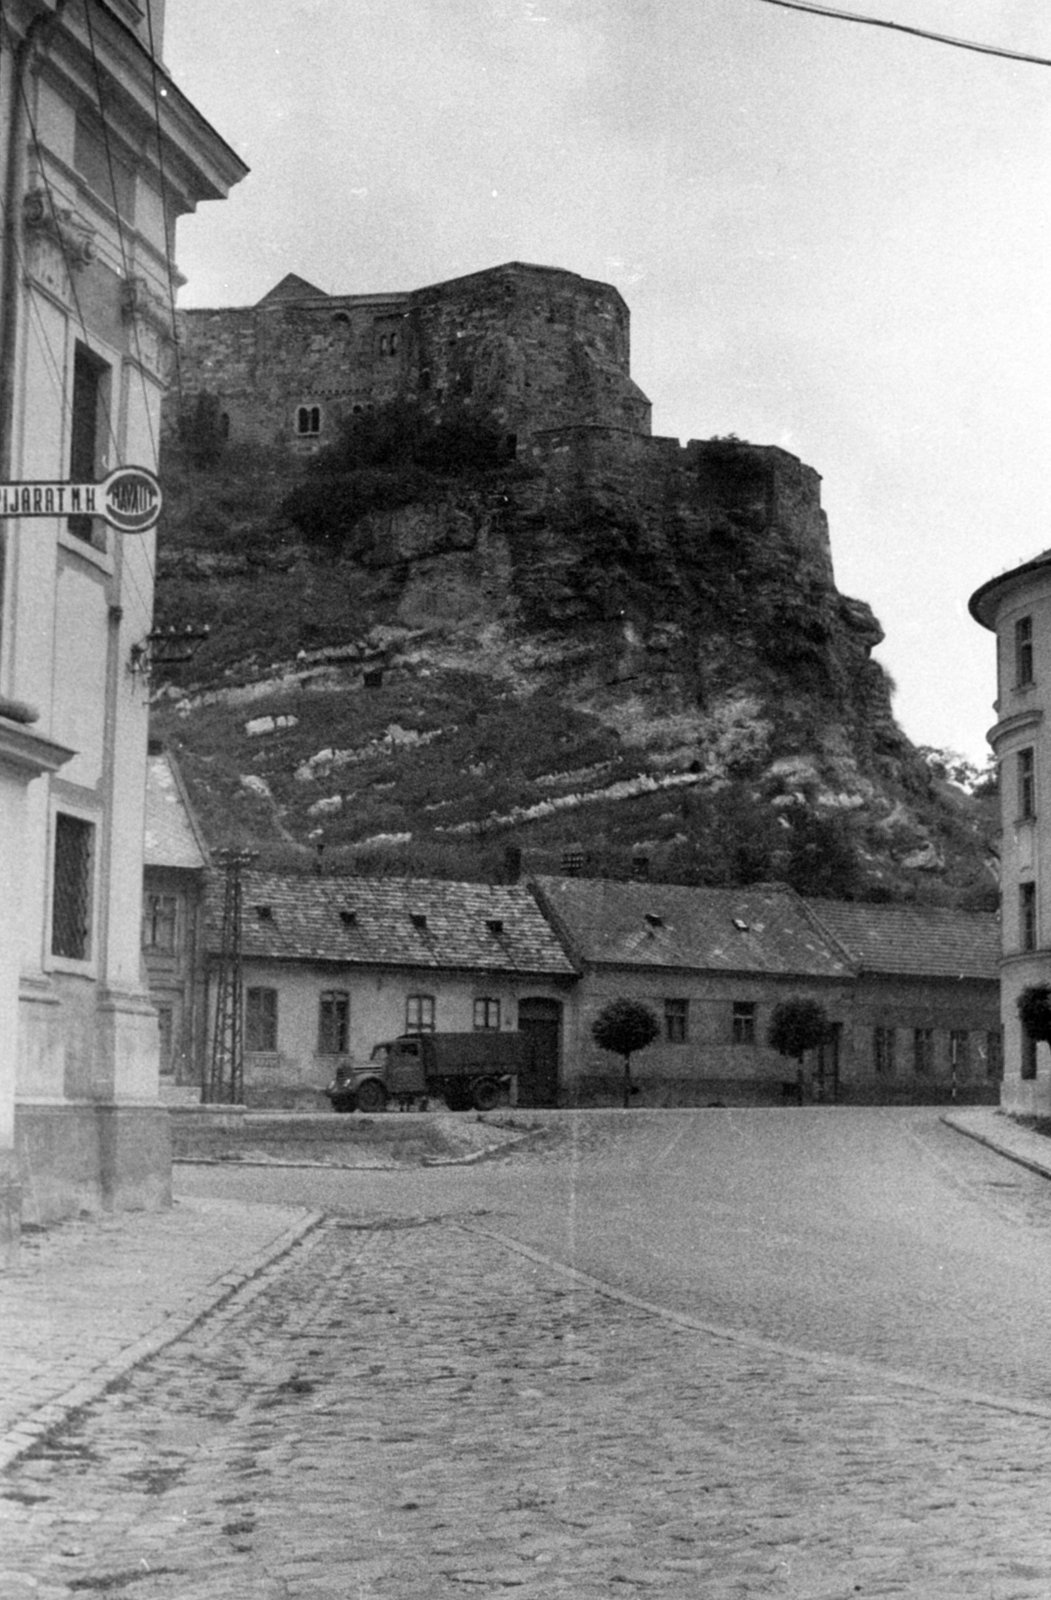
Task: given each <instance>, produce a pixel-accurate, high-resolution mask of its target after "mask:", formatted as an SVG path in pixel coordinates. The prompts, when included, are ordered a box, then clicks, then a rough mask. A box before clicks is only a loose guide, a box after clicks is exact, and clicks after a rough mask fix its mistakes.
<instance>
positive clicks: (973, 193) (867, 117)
mask: <svg viewBox="0 0 1051 1600" xmlns="http://www.w3.org/2000/svg"><path fill="white" fill-rule="evenodd" d="M841 4H842V8H843V9H847V8H848V5H849V7H850V8H852V9H855V10H858V11H864V12H865V14H867V15H874V16H879V17H883V18H887V19H891V20H894V21H897V22H900V23H906V24H908V25H910V26H915V27H920V28H926V29H930V30H932V31H935V32H941V33H946V34H951V35H953V36H954V37H957V38H964V39H970V40H977V41H981V42H983V43H987V44H994V45H998V46H1001V47H1007V48H1010V49H1015V50H1020V51H1025V52H1029V53H1032V54H1035V55H1042V56H1045V57H1048V58H1051V4H1049V3H1048V0H841ZM164 54H165V60H166V65H167V66H168V68H169V70H170V71H171V72H172V75H173V76H174V78H175V80H176V82H177V83H178V84H179V86H180V88H181V89H182V90H183V91H184V92H185V93H187V94H188V95H189V96H190V98H191V99H192V100H193V101H194V103H195V104H196V105H197V107H198V109H199V110H200V111H201V112H202V113H203V115H204V116H206V117H207V118H208V120H209V121H210V122H212V123H213V125H214V126H215V127H216V128H217V129H218V131H219V132H220V133H221V134H222V135H223V136H224V138H225V139H226V140H227V142H228V143H229V144H230V145H232V146H233V148H234V149H235V150H236V151H237V152H238V154H239V155H240V156H241V158H242V159H243V160H244V161H246V162H247V163H248V165H249V166H250V168H251V173H250V176H249V177H248V178H247V179H246V180H245V181H244V182H243V183H242V184H240V185H238V186H237V188H235V190H234V191H233V193H232V194H231V197H230V198H229V199H228V200H227V201H224V202H221V203H206V204H204V205H202V206H201V207H200V208H199V210H198V212H197V213H196V215H194V216H193V217H187V218H184V219H183V220H182V221H181V222H180V224H179V233H178V249H177V257H178V264H179V268H180V270H181V272H182V273H183V274H184V275H185V277H186V280H187V282H186V284H185V287H184V288H182V290H181V291H180V295H179V304H180V305H182V306H225V305H250V304H252V303H254V302H255V301H256V300H258V299H260V298H261V296H262V295H264V294H265V293H266V292H267V290H268V289H270V288H271V287H272V286H273V285H274V284H275V283H276V282H277V281H278V280H279V279H280V278H282V277H283V276H284V275H285V273H288V272H295V273H298V274H299V275H300V276H301V277H304V278H306V279H308V280H309V281H310V282H311V283H314V284H316V285H317V286H318V287H319V288H321V289H323V290H326V291H328V292H331V293H338V294H358V293H369V292H375V291H383V290H392V289H396V290H408V289H414V288H418V287H421V286H423V285H425V284H428V283H435V282H440V281H442V280H443V279H447V278H453V277H458V276H461V275H462V274H465V273H468V272H475V271H478V270H480V269H482V268H484V267H489V266H495V265H497V264H499V263H500V262H503V261H513V260H518V261H530V262H538V263H542V264H545V265H549V266H559V267H564V268H567V269H568V270H570V271H573V272H578V273H581V274H582V275H584V276H585V277H589V278H597V279H600V280H602V281H604V282H608V283H612V284H615V285H616V287H617V288H618V289H619V290H620V292H621V293H622V295H623V296H624V298H625V300H626V301H627V302H628V305H629V307H630V309H631V328H632V373H633V376H634V377H635V379H636V381H637V382H638V383H639V384H640V385H641V386H642V388H643V389H644V390H645V391H646V393H647V394H648V395H649V397H650V399H651V400H652V402H653V431H654V433H658V434H665V435H674V436H677V437H679V438H680V439H683V440H685V439H689V438H698V439H705V438H710V437H712V436H713V435H717V434H729V433H733V434H736V435H737V436H738V437H739V438H742V439H748V440H751V441H752V442H753V443H756V444H766V445H780V446H781V447H782V448H783V449H786V450H789V451H791V452H793V454H795V455H797V456H799V457H801V459H802V460H803V461H805V462H806V463H807V464H808V465H810V466H812V467H814V468H815V469H816V470H817V471H818V472H819V473H820V474H821V475H822V480H823V481H822V502H823V504H824V507H825V510H826V512H827V513H828V517H829V524H830V534H831V541H832V554H833V561H834V565H835V573H836V581H837V585H838V587H839V589H840V590H841V592H843V593H844V594H848V595H853V596H855V597H857V598H860V599H862V600H866V601H867V602H868V603H869V604H870V605H871V606H872V608H873V610H874V611H875V613H876V616H877V617H878V618H879V620H880V622H881V624H882V626H883V628H884V631H885V633H886V639H885V641H884V643H883V644H882V645H880V646H879V648H878V650H877V652H876V653H877V655H878V657H879V659H880V661H881V662H882V663H883V665H884V666H885V667H886V668H887V670H888V671H889V672H890V674H891V676H892V678H893V679H894V681H895V683H896V685H897V691H896V695H895V700H894V707H895V713H896V715H897V718H898V721H899V722H900V724H901V725H902V727H903V728H904V730H905V732H906V733H907V734H908V735H909V737H910V738H911V739H913V740H914V741H915V742H917V743H920V744H929V745H935V746H938V747H939V748H948V749H951V750H954V751H958V752H960V753H961V754H963V755H964V756H966V757H967V758H968V759H969V760H971V761H973V762H975V763H976V764H978V765H984V764H985V762H986V761H987V760H988V757H989V751H988V747H987V744H986V740H985V733H986V730H987V729H988V728H989V727H991V725H992V723H993V722H994V721H995V712H994V709H993V701H994V698H995V671H994V653H993V640H992V636H991V635H990V634H988V633H987V632H985V630H983V629H981V628H979V626H978V625H977V624H976V623H975V622H973V621H972V619H971V618H970V616H969V614H968V611H967V600H968V597H969V596H970V594H971V593H972V592H973V591H974V590H975V589H976V588H977V587H978V585H979V584H981V583H983V582H984V581H985V580H986V579H987V578H990V577H993V576H994V575H995V574H997V573H998V572H1001V571H1003V570H1005V569H1008V568H1010V567H1012V566H1014V565H1016V564H1017V563H1018V562H1020V561H1023V560H1027V559H1028V558H1029V557H1031V556H1033V555H1035V554H1037V553H1038V552H1039V551H1041V550H1043V549H1045V548H1047V547H1049V546H1051V463H1049V459H1048V457H1049V448H1048V447H1049V442H1051V294H1049V291H1048V283H1049V273H1051V68H1048V67H1040V66H1032V65H1024V64H1020V63H1013V62H1008V61H1003V60H999V59H996V58H993V57H989V56H982V55H977V54H972V53H969V52H965V51H962V50H957V49H953V48H950V47H947V46H945V45H939V44H934V43H930V42H927V41H925V40H922V39H918V38H914V37H910V36H906V35H904V34H899V33H893V32H888V31H885V30H882V29H877V28H871V27H863V26H859V25H855V24H853V23H846V22H841V21H834V20H831V19H826V18H822V17H818V16H814V15H804V14H802V13H797V12H792V11H787V10H782V9H780V8H777V7H774V6H772V5H768V4H765V3H763V0H223V3H222V5H221V6H216V5H213V4H211V3H208V0H168V4H167V19H166V37H165V51H164Z"/></svg>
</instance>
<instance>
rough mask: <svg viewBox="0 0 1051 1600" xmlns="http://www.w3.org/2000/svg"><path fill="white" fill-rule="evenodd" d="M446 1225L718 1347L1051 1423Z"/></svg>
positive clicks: (458, 1223) (977, 1392)
mask: <svg viewBox="0 0 1051 1600" xmlns="http://www.w3.org/2000/svg"><path fill="white" fill-rule="evenodd" d="M449 1225H450V1226H451V1227H453V1228H457V1229H459V1231H460V1232H461V1233H466V1234H473V1235H475V1236H476V1237H477V1238H482V1239H489V1240H491V1241H492V1242H493V1243H494V1244H498V1245H502V1246H503V1248H504V1249H505V1250H507V1251H509V1252H510V1253H512V1254H515V1255H519V1256H523V1257H524V1258H525V1259H526V1260H527V1261H532V1262H534V1263H535V1264H536V1265H537V1266H541V1267H544V1268H546V1269H547V1270H548V1271H549V1272H552V1273H558V1274H561V1276H563V1277H565V1278H569V1279H570V1280H571V1281H573V1282H574V1283H579V1284H582V1285H583V1286H584V1287H585V1288H587V1289H590V1290H591V1291H592V1292H593V1293H595V1294H600V1295H602V1296H604V1297H605V1298H606V1299H607V1300H617V1301H619V1302H620V1304H621V1305H625V1306H631V1307H633V1308H634V1310H636V1311H644V1312H646V1313H647V1315H649V1316H652V1317H659V1318H660V1319H661V1321H662V1322H666V1323H669V1324H670V1325H671V1326H672V1327H675V1328H682V1329H684V1330H686V1331H687V1332H690V1333H701V1334H706V1335H707V1336H708V1337H709V1338H711V1339H716V1340H718V1341H719V1342H720V1343H722V1344H728V1345H734V1346H737V1347H738V1348H739V1349H743V1350H754V1351H757V1352H759V1353H760V1354H763V1355H771V1356H777V1357H780V1358H782V1359H787V1360H790V1361H795V1362H798V1363H800V1364H804V1365H808V1366H811V1367H816V1368H822V1369H824V1370H825V1371H826V1372H837V1373H842V1374H846V1375H847V1376H850V1377H854V1378H857V1379H860V1380H861V1381H862V1382H865V1383H871V1384H874V1385H876V1387H877V1388H878V1389H879V1390H880V1392H882V1391H883V1389H884V1388H885V1387H886V1385H887V1384H890V1383H893V1384H897V1385H898V1387H899V1388H902V1389H907V1390H912V1391H913V1392H914V1393H920V1394H936V1395H938V1397H939V1398H940V1399H943V1400H950V1401H956V1402H958V1403H960V1404H962V1405H972V1406H983V1407H986V1408H988V1409H989V1410H990V1411H1006V1412H1010V1413H1011V1414H1013V1415H1014V1416H1019V1417H1040V1418H1042V1419H1044V1420H1045V1421H1051V1405H1045V1404H1042V1403H1041V1402H1040V1401H1038V1400H1016V1399H1014V1398H1012V1397H1011V1396H1010V1395H996V1394H989V1393H987V1392H986V1391H985V1390H982V1389H964V1388H960V1387H958V1386H957V1385H956V1384H950V1383H940V1382H939V1381H938V1380H937V1379H934V1378H925V1377H921V1376H919V1375H917V1374H916V1373H914V1372H900V1371H897V1370H896V1369H895V1368H893V1367H881V1366H880V1365H879V1364H878V1363H877V1362H873V1361H866V1360H865V1359H864V1358H862V1357H859V1356H848V1355H832V1354H829V1353H826V1352H824V1351H820V1350H810V1349H807V1348H806V1347H805V1346H801V1345H794V1344H788V1343H786V1342H785V1341H784V1340H781V1339H771V1338H768V1337H767V1336H766V1335H765V1334H760V1333H749V1332H747V1331H746V1330H745V1329H741V1328H728V1327H725V1326H723V1325H721V1324H719V1323H714V1322H707V1321H705V1320H704V1318H702V1317H695V1316H692V1315H691V1314H690V1313H689V1312H688V1311H676V1310H674V1309H673V1308H672V1307H671V1306H663V1305H661V1304H659V1302H656V1301H653V1300H643V1299H641V1298H640V1297H639V1296H638V1295H634V1294H631V1293H630V1292H629V1291H628V1290H627V1289H618V1288H617V1287H616V1286H615V1285H614V1284H611V1283H606V1282H605V1280H604V1279H602V1278H596V1277H595V1276H594V1275H593V1274H592V1273H590V1272H585V1271H584V1270H583V1269H582V1268H581V1267H572V1266H570V1265H569V1263H568V1262H566V1261H559V1260H558V1259H557V1258H556V1257H555V1256H549V1255H545V1254H544V1252H543V1251H541V1250H536V1249H534V1248H533V1246H532V1245H528V1244H524V1243H523V1242H522V1240H520V1239H515V1238H514V1237H513V1236H512V1235H511V1234H507V1233H500V1232H498V1231H497V1229H495V1228H485V1227H482V1226H481V1225H480V1224H478V1223H476V1222H465V1221H462V1220H460V1219H452V1218H450V1219H449Z"/></svg>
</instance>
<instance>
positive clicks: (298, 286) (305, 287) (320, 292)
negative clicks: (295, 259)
mask: <svg viewBox="0 0 1051 1600" xmlns="http://www.w3.org/2000/svg"><path fill="white" fill-rule="evenodd" d="M328 298H329V297H328V295H327V294H326V293H325V291H324V289H318V288H316V287H315V286H314V284H312V283H308V282H307V280H306V279H305V278H301V277H300V276H299V274H298V273H297V272H286V273H285V275H284V277H283V278H282V279H281V281H280V283H275V284H274V287H273V288H272V289H268V290H267V292H266V294H265V295H264V296H263V298H262V300H260V302H259V304H260V305H261V306H262V305H266V303H267V301H270V300H327V299H328Z"/></svg>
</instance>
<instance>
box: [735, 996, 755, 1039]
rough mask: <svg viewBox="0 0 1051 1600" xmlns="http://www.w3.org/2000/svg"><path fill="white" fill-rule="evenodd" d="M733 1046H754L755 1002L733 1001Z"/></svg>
mask: <svg viewBox="0 0 1051 1600" xmlns="http://www.w3.org/2000/svg"><path fill="white" fill-rule="evenodd" d="M733 1040H734V1044H755V1002H754V1000H735V1001H734V1013H733Z"/></svg>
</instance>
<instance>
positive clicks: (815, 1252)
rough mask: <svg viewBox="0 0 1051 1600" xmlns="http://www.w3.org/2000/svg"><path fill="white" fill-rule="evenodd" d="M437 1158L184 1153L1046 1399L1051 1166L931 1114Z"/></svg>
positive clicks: (589, 1140) (721, 1118)
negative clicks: (390, 1161)
mask: <svg viewBox="0 0 1051 1600" xmlns="http://www.w3.org/2000/svg"><path fill="white" fill-rule="evenodd" d="M571 1126H572V1129H573V1131H572V1132H571V1133H570V1135H568V1136H567V1137H566V1139H565V1140H563V1141H559V1142H558V1143H556V1144H554V1145H553V1146H552V1147H551V1148H550V1149H548V1150H547V1151H546V1152H545V1150H544V1149H543V1148H541V1149H539V1150H538V1149H533V1150H530V1151H528V1152H527V1153H523V1154H521V1155H518V1156H512V1157H509V1158H507V1159H505V1160H502V1161H499V1162H486V1163H483V1164H481V1165H476V1166H470V1167H452V1168H438V1169H426V1170H424V1171H418V1172H409V1173H395V1172H380V1173H370V1172H355V1173H329V1172H318V1171H316V1170H314V1171H311V1172H309V1173H298V1172H292V1171H288V1170H284V1169H280V1170H267V1169H252V1170H245V1171H238V1172H230V1171H229V1170H227V1169H224V1168H214V1167H213V1168H183V1169H181V1170H180V1177H179V1183H180V1185H182V1186H183V1187H185V1188H186V1189H187V1190H188V1191H191V1192H193V1193H196V1194H228V1195H237V1196H239V1197H242V1198H249V1197H255V1198H257V1199H261V1200H263V1199H265V1200H271V1201H282V1202H284V1203H297V1204H310V1205H317V1206H319V1207H323V1208H326V1209H330V1210H335V1211H342V1212H346V1213H351V1214H354V1215H362V1216H372V1217H376V1216H392V1217H393V1216H398V1217H411V1216H436V1215H453V1216H464V1215H470V1214H472V1213H475V1214H479V1213H484V1214H485V1217H486V1221H487V1223H488V1225H489V1226H490V1227H492V1228H494V1229H497V1230H498V1231H500V1232H503V1233H505V1234H508V1235H512V1236H513V1237H515V1238H517V1239H520V1240H522V1241H524V1242H526V1243H528V1244H530V1245H532V1246H534V1247H536V1248H537V1249H539V1250H541V1251H543V1252H545V1253H546V1254H548V1255H550V1256H552V1257H554V1258H555V1259H557V1260H559V1261H562V1262H566V1263H568V1264H570V1265H573V1266H576V1267H579V1268H581V1269H583V1270H585V1271H587V1272H590V1273H593V1274H595V1275H596V1276H598V1277H599V1278H601V1279H603V1280H604V1281H605V1282H608V1283H612V1284H614V1285H617V1286H619V1287H621V1288H624V1289H626V1290H628V1291H630V1292H632V1293H634V1294H636V1295H638V1296H641V1297H642V1298H644V1299H646V1300H651V1301H656V1302H659V1303H660V1304H661V1305H664V1306H667V1307H670V1308H674V1309H677V1310H680V1311H685V1312H688V1313H690V1314H692V1315H694V1316H696V1317H698V1318H700V1319H702V1320H704V1321H706V1322H708V1323H711V1324H715V1325H717V1326H721V1327H726V1328H731V1329H739V1330H747V1331H749V1332H753V1333H758V1334H762V1335H764V1336H766V1337H769V1338H771V1339H775V1340H778V1341H782V1342H784V1343H786V1344H789V1345H797V1346H800V1347H801V1348H804V1349H806V1350H809V1351H816V1352H829V1353H834V1354H838V1355H844V1356H850V1357H853V1358H856V1359H862V1360H868V1361H874V1362H877V1363H879V1364H881V1365H885V1366H887V1367H889V1368H890V1369H892V1370H895V1371H901V1372H906V1373H913V1374H918V1375H921V1376H924V1377H927V1378H929V1379H932V1380H935V1381H939V1382H948V1383H952V1384H955V1385H958V1386H959V1387H961V1388H966V1389H970V1390H980V1391H983V1392H990V1393H993V1394H999V1395H1004V1396H1009V1397H1013V1398H1016V1399H1027V1400H1032V1401H1037V1402H1040V1403H1044V1402H1046V1403H1048V1404H1051V1366H1049V1365H1048V1361H1047V1326H1048V1321H1049V1318H1051V1183H1049V1182H1048V1181H1047V1180H1045V1179H1043V1178H1039V1177H1036V1176H1035V1175H1032V1174H1030V1173H1027V1172H1026V1171H1024V1169H1022V1168H1020V1167H1016V1166H1013V1165H1011V1164H1010V1163H1008V1162H1006V1161H1004V1160H1003V1159H1002V1158H1000V1157H998V1156H996V1155H993V1154H992V1153H991V1152H989V1151H986V1150H984V1149H983V1148H982V1147H981V1146H980V1145H976V1144H974V1143H973V1142H972V1141H970V1140H967V1139H965V1138H963V1137H961V1136H960V1135H959V1134H957V1133H954V1132H952V1131H951V1130H949V1129H947V1128H945V1127H944V1126H943V1125H942V1124H941V1122H940V1120H939V1117H938V1115H937V1113H936V1112H935V1111H927V1110H920V1111H917V1110H904V1111H899V1110H884V1109H879V1110H867V1109H846V1108H832V1107H814V1108H806V1109H804V1110H791V1111H781V1110H772V1111H762V1110H756V1111H744V1112H742V1111H733V1110H725V1111H715V1110H706V1111H697V1112H675V1113H651V1114H641V1115H640V1114H638V1113H628V1114H627V1115H624V1114H618V1113H612V1114H610V1115H609V1116H606V1117H602V1116H589V1117H583V1118H580V1119H577V1120H576V1122H575V1123H574V1124H572V1125H571Z"/></svg>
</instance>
